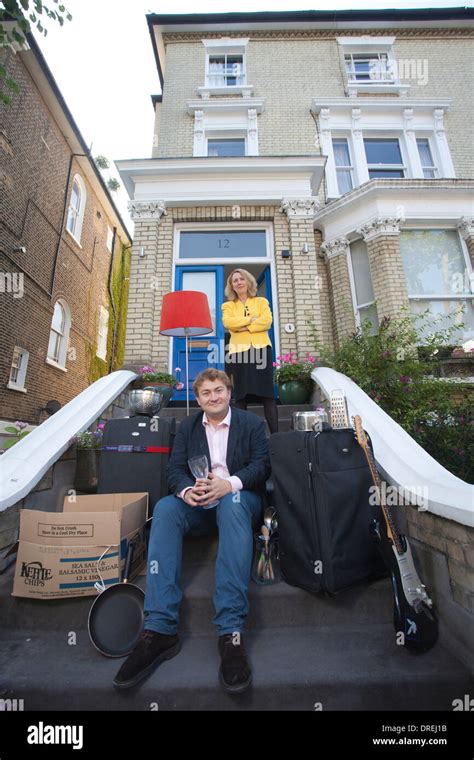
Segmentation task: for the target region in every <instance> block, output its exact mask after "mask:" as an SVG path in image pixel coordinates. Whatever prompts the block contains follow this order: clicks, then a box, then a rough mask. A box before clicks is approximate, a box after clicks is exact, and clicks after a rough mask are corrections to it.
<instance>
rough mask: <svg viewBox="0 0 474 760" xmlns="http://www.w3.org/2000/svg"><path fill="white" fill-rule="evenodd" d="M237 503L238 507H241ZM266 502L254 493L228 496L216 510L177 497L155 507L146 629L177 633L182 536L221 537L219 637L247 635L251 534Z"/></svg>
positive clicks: (216, 599) (216, 596) (216, 604)
mask: <svg viewBox="0 0 474 760" xmlns="http://www.w3.org/2000/svg"><path fill="white" fill-rule="evenodd" d="M237 499H239V501H237ZM262 508H263V501H262V497H261V496H260V495H259V494H257V493H255V492H254V491H238V492H237V494H234V493H229V494H226V495H225V496H224V497H223V498H222V499H221V500H220V502H219V504H218V506H217V507H215V508H214V509H203V508H202V507H190V506H189V505H188V504H186V502H184V501H183V500H182V499H179V498H178V497H177V496H166V497H165V498H164V499H160V501H159V502H158V503H157V504H156V506H155V510H154V512H153V520H152V527H151V534H150V543H149V546H148V566H147V578H146V594H145V628H146V629H148V630H152V631H157V632H158V633H165V634H168V635H171V634H175V633H176V632H177V630H178V615H179V605H180V602H181V599H182V596H183V594H182V591H181V587H180V575H181V561H182V553H183V536H185V535H186V534H187V533H191V534H192V533H195V534H198V535H206V534H212V533H215V532H216V528H217V530H218V532H219V548H218V553H217V560H216V587H215V593H214V607H215V611H216V614H215V617H214V620H213V622H214V623H215V625H216V626H217V629H218V632H219V636H222V635H223V634H225V633H233V632H234V631H239V632H242V631H243V627H244V621H245V617H246V616H247V613H248V608H249V605H248V585H249V581H250V573H251V566H252V552H253V530H254V528H257V527H260V525H261V522H260V521H261V517H262Z"/></svg>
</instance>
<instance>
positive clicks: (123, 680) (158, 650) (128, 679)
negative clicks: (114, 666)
mask: <svg viewBox="0 0 474 760" xmlns="http://www.w3.org/2000/svg"><path fill="white" fill-rule="evenodd" d="M180 649H181V644H180V641H179V639H178V637H177V636H176V635H175V636H167V635H165V634H164V633H156V631H148V630H144V631H143V633H142V634H141V636H140V638H139V639H138V642H137V644H136V645H135V648H134V650H133V652H132V653H131V654H130V655H129V656H128V657H127V659H126V660H125V662H124V663H123V665H122V667H121V668H120V670H119V672H118V673H117V675H116V676H115V678H114V681H113V684H114V686H115V687H116V688H117V689H130V688H131V687H132V686H136V684H137V683H139V682H140V681H142V680H143V679H144V678H146V677H147V676H149V675H150V674H151V673H152V672H153V671H154V670H155V668H157V667H158V665H159V664H160V663H162V662H164V661H165V660H171V658H172V657H174V656H175V655H177V654H178V652H179V650H180Z"/></svg>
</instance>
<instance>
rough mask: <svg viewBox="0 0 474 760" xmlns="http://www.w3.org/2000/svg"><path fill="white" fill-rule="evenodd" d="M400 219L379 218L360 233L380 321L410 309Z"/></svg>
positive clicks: (366, 225) (363, 227)
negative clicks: (403, 309) (401, 244)
mask: <svg viewBox="0 0 474 760" xmlns="http://www.w3.org/2000/svg"><path fill="white" fill-rule="evenodd" d="M399 224H400V219H399V218H398V217H389V218H387V217H378V218H376V219H373V220H372V221H371V222H369V223H368V224H364V225H363V226H362V227H361V228H360V229H358V230H357V232H358V233H359V235H362V236H363V238H364V240H365V242H366V243H367V251H368V255H369V265H370V272H371V275H372V285H373V288H374V296H375V299H376V301H377V315H378V318H379V321H381V320H382V317H384V316H392V317H393V316H395V315H396V314H398V313H399V311H400V309H401V308H402V306H408V305H409V304H408V294H407V287H406V281H405V272H404V270H403V263H402V257H401V255H400V237H399V231H400V230H399Z"/></svg>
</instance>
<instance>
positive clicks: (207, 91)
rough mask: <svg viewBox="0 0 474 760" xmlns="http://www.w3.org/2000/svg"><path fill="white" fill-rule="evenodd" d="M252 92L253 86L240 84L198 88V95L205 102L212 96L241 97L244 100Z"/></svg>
mask: <svg viewBox="0 0 474 760" xmlns="http://www.w3.org/2000/svg"><path fill="white" fill-rule="evenodd" d="M252 92H253V85H252V84H238V85H232V86H229V87H198V94H199V95H200V96H201V98H203V99H204V100H208V99H209V98H210V97H211V96H212V95H241V96H242V97H243V98H249V97H250V96H251V94H252Z"/></svg>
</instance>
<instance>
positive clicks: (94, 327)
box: [0, 52, 128, 424]
mask: <svg viewBox="0 0 474 760" xmlns="http://www.w3.org/2000/svg"><path fill="white" fill-rule="evenodd" d="M28 55H32V53H28ZM4 64H5V65H6V68H7V72H8V74H9V75H10V76H12V77H13V78H14V79H15V81H16V82H17V83H18V84H19V86H20V88H21V89H20V93H19V94H18V95H14V96H13V98H12V104H11V106H8V107H5V106H4V107H3V108H2V115H1V124H0V134H1V139H0V154H1V158H2V161H1V163H2V167H3V169H2V173H1V174H0V184H1V185H2V187H1V192H2V218H1V221H0V271H1V272H2V273H4V274H8V273H17V274H18V275H20V274H21V275H22V276H23V282H24V292H23V296H22V297H15V294H14V293H13V292H2V293H0V333H1V335H2V352H1V354H0V409H1V412H0V415H1V416H2V417H3V418H5V419H10V420H17V419H22V420H25V421H28V422H30V423H33V424H37V423H38V422H39V421H40V419H44V415H43V417H41V412H40V410H41V408H42V407H44V406H45V403H46V402H47V401H48V400H50V399H53V398H54V399H57V400H58V401H59V402H60V404H61V405H64V404H65V403H67V402H68V401H69V400H70V399H72V398H73V397H74V396H76V395H77V394H78V393H80V392H81V391H82V390H84V389H85V388H86V387H87V386H88V385H89V384H90V380H89V365H90V361H91V358H93V356H94V354H95V347H96V345H97V338H98V320H99V307H100V306H104V307H105V308H108V309H109V311H111V310H110V307H109V296H108V289H107V284H108V273H109V265H110V259H111V253H110V251H109V250H108V248H107V229H108V226H110V227H113V226H114V221H113V220H112V218H111V216H110V212H109V211H108V209H107V199H106V197H105V193H104V194H103V196H102V197H101V196H100V195H98V194H97V192H96V191H95V190H94V188H93V187H92V185H91V182H90V180H89V176H90V169H89V170H88V172H87V171H86V170H85V164H84V162H85V161H88V160H89V159H83V158H81V157H80V156H75V157H74V156H73V155H72V150H71V148H70V146H69V144H68V142H67V141H66V137H65V135H64V134H63V132H62V130H61V129H60V127H59V126H58V123H57V120H56V119H55V118H54V117H53V115H52V113H51V112H50V110H49V108H48V106H47V105H46V102H45V100H44V98H43V95H42V93H41V92H40V91H39V89H38V87H37V85H36V84H35V82H34V81H33V79H32V77H31V75H30V74H29V71H28V70H27V68H26V66H25V65H24V63H23V61H22V58H21V56H20V55H16V54H14V53H13V52H8V53H7V54H6V55H5V56H4ZM69 170H70V173H69ZM76 173H78V174H79V175H80V176H81V177H82V179H83V181H84V184H85V188H86V193H87V201H86V206H85V214H84V221H83V226H82V234H81V240H80V245H78V244H77V242H76V241H75V240H74V238H73V237H72V236H71V235H70V234H69V233H68V232H67V231H66V223H65V219H64V223H63V221H62V220H63V212H64V203H65V198H66V199H67V205H68V204H69V196H70V192H71V188H72V182H73V177H74V175H75V174H76ZM68 175H69V180H68ZM109 208H110V206H109ZM62 224H63V226H62V232H61V225H62ZM121 242H123V243H127V242H128V240H127V238H126V236H125V235H124V232H123V231H120V230H119V231H118V237H117V240H116V248H115V250H116V255H119V253H120V248H121ZM20 246H24V248H25V249H26V252H25V253H23V252H21V251H19V250H17V251H15V248H18V247H20ZM58 298H62V299H64V301H66V303H67V304H68V306H69V308H70V311H71V317H72V326H71V331H70V336H69V351H68V359H67V361H66V369H67V371H64V370H61V369H59V368H56V367H53V366H51V365H49V364H47V363H46V361H45V360H46V356H47V350H48V342H49V335H50V328H51V320H52V316H53V311H54V304H55V302H56V301H57V299H58ZM15 346H20V347H21V348H23V349H26V350H27V351H28V352H29V363H28V369H27V375H26V382H25V387H26V389H27V392H26V393H23V392H21V391H17V390H11V389H8V388H7V387H6V386H7V384H8V380H9V377H10V368H11V362H12V356H13V350H14V347H15ZM103 370H104V374H106V373H107V371H108V364H107V363H106V362H103Z"/></svg>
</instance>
